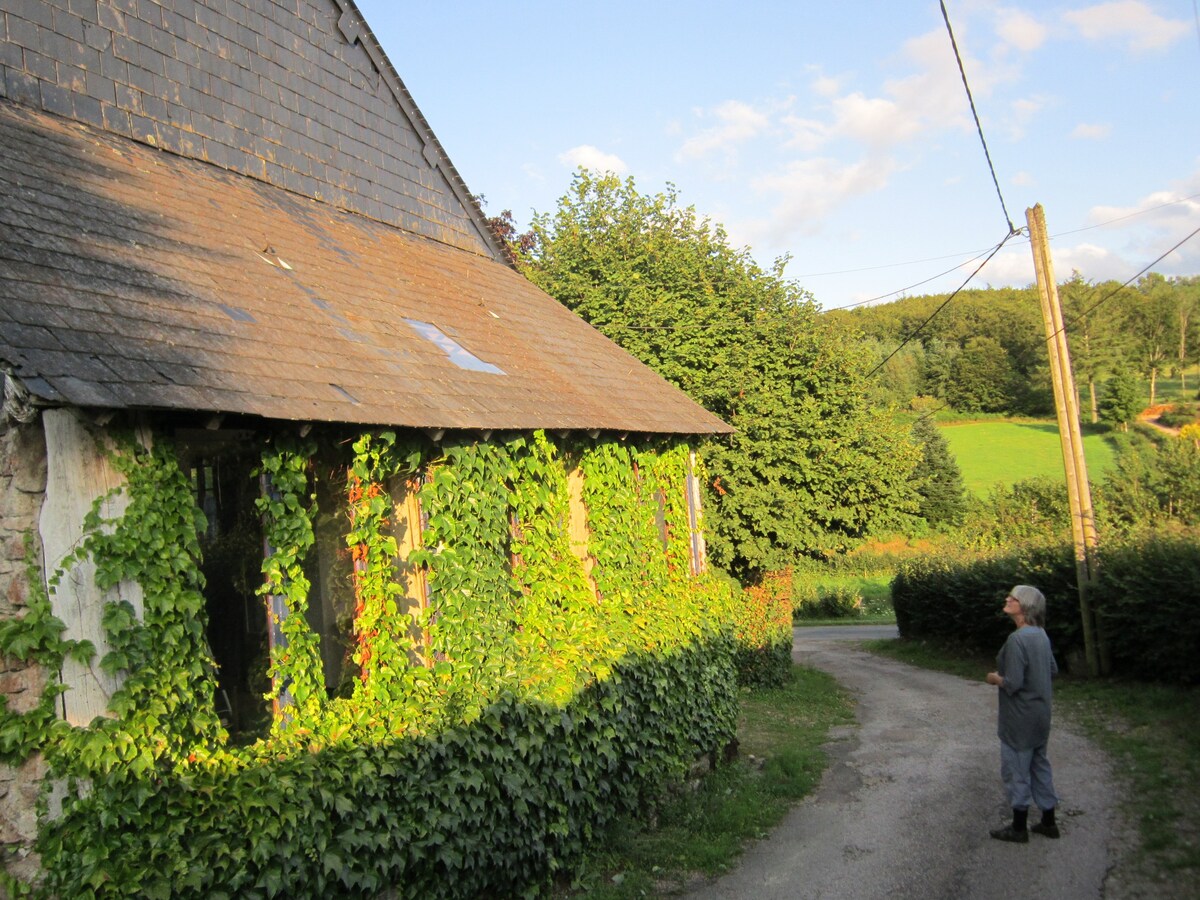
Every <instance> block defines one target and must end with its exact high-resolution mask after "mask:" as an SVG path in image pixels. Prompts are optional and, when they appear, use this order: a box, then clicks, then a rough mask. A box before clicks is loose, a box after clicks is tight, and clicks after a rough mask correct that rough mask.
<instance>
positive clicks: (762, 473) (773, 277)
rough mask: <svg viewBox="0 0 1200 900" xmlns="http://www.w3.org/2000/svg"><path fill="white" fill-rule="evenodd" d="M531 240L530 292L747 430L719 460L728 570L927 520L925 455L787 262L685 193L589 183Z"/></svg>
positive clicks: (850, 343) (718, 496)
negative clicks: (916, 479)
mask: <svg viewBox="0 0 1200 900" xmlns="http://www.w3.org/2000/svg"><path fill="white" fill-rule="evenodd" d="M532 232H533V235H534V240H533V243H532V246H531V248H530V249H529V251H528V252H526V253H524V254H521V257H520V259H521V264H522V268H523V270H524V272H525V273H526V275H527V276H528V277H529V278H530V280H531V281H533V282H534V283H535V284H537V285H538V286H539V287H541V288H543V289H544V290H546V291H547V293H549V294H551V295H552V296H554V297H556V298H558V299H559V300H560V301H561V302H562V303H564V304H565V305H566V306H568V307H569V308H571V309H573V310H575V311H576V312H577V313H579V314H580V315H582V316H583V317H584V318H585V319H587V320H588V321H589V322H591V324H592V325H594V326H595V327H597V328H598V329H599V330H600V331H602V332H603V333H604V334H606V335H607V336H608V337H610V338H612V339H613V340H614V341H616V342H617V343H618V344H620V345H621V346H622V347H624V348H625V349H626V350H628V351H629V352H631V353H632V354H633V355H634V356H636V357H638V358H639V359H640V360H642V361H643V362H645V363H646V364H647V365H649V366H651V367H652V368H653V369H655V370H656V371H658V372H659V373H660V374H661V375H663V376H664V377H665V378H667V379H668V380H669V381H671V382H673V383H674V384H675V385H677V386H678V387H680V388H682V389H683V390H684V391H686V392H687V393H688V394H689V395H691V396H692V397H693V399H695V400H696V401H697V402H699V403H700V404H701V405H703V406H704V407H705V408H706V409H708V410H710V411H711V412H713V413H715V414H716V415H718V416H721V417H722V418H723V419H725V421H727V422H729V423H730V424H731V425H733V426H734V427H735V428H736V429H737V432H736V433H735V434H734V435H733V436H732V437H730V438H722V439H719V440H713V441H711V442H709V443H708V445H707V446H706V447H705V448H704V453H705V458H706V460H707V465H708V470H709V480H708V491H707V498H706V502H707V509H708V511H709V522H710V526H711V529H710V531H711V533H710V541H709V549H710V551H711V554H712V557H713V560H714V562H715V563H716V564H717V565H720V566H723V567H725V568H726V569H728V570H729V571H731V572H732V573H734V574H735V575H738V576H739V577H742V578H744V579H747V580H751V579H754V578H756V577H757V576H758V575H759V574H761V573H762V572H764V571H767V570H770V569H772V568H777V567H780V566H784V565H787V564H788V563H790V562H791V561H792V560H794V559H795V557H796V555H797V554H803V553H808V554H815V553H819V552H823V551H829V550H836V549H839V548H843V547H845V546H848V543H849V542H851V541H854V540H856V539H858V538H860V537H863V536H865V535H867V534H869V533H870V532H871V530H872V529H874V528H879V527H883V526H884V525H886V524H888V523H890V522H892V521H895V520H896V519H897V517H899V516H903V515H904V514H905V513H911V512H912V510H914V509H915V505H916V494H915V491H914V490H913V489H912V486H911V485H910V484H909V481H908V478H909V474H910V473H911V471H912V468H913V466H914V465H915V463H916V459H917V450H916V447H915V446H914V445H913V444H912V443H911V442H910V441H909V440H908V439H907V437H906V435H905V434H904V433H903V431H902V430H901V429H899V428H898V427H897V426H896V425H894V424H893V423H892V422H891V420H890V418H889V417H887V416H880V415H877V414H876V413H875V412H874V411H873V409H872V408H871V406H870V404H869V402H868V400H867V384H866V381H865V377H864V373H865V372H866V368H867V365H868V362H869V360H868V358H867V356H866V354H865V352H864V351H863V349H862V348H861V347H860V346H859V344H858V343H857V342H856V341H855V340H854V339H852V338H851V336H850V335H849V333H848V332H846V331H845V330H844V329H843V328H842V327H840V326H838V325H837V324H836V323H833V322H831V321H826V320H824V319H822V317H820V316H819V315H818V313H817V309H816V306H815V305H814V303H813V301H812V298H811V297H810V296H809V295H808V294H807V293H806V292H805V291H803V290H802V289H801V288H799V287H798V286H797V285H796V284H794V283H792V282H790V281H787V280H785V279H784V278H783V277H782V266H783V263H784V261H779V262H777V263H776V265H775V266H774V267H773V268H772V269H771V270H770V271H764V270H763V269H761V268H760V267H759V266H758V265H757V264H756V263H755V262H754V261H753V260H752V259H751V257H750V255H749V252H748V251H747V250H735V249H733V248H732V247H730V246H729V242H728V239H727V236H726V234H725V231H724V230H723V229H722V228H721V227H720V226H719V225H713V224H712V223H711V222H710V221H709V220H707V219H702V218H700V217H698V216H697V214H696V212H695V210H694V209H693V208H691V207H687V208H682V207H680V206H679V204H678V194H677V193H676V191H675V189H674V188H673V187H670V186H668V188H667V190H666V191H665V192H663V193H659V194H657V195H654V196H649V195H645V194H642V193H639V192H638V190H637V188H636V186H635V185H634V182H633V179H628V180H625V181H622V180H620V179H618V178H617V177H616V176H613V175H605V176H594V175H591V174H589V173H587V172H585V171H582V170H581V171H580V172H578V173H577V174H576V175H575V177H574V179H573V180H572V183H571V187H570V189H569V191H568V193H567V194H566V195H565V196H563V197H562V198H561V199H560V200H559V203H558V208H557V210H556V211H555V213H554V214H553V215H551V214H541V215H538V216H535V218H534V221H533V224H532Z"/></svg>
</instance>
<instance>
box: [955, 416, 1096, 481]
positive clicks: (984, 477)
mask: <svg viewBox="0 0 1200 900" xmlns="http://www.w3.org/2000/svg"><path fill="white" fill-rule="evenodd" d="M941 435H942V436H943V437H944V438H945V439H946V441H947V443H949V445H950V452H951V453H953V454H954V458H955V460H956V461H957V462H958V468H959V470H960V471H961V472H962V476H963V483H964V485H965V486H966V488H967V491H968V492H969V493H971V494H974V495H975V496H977V497H986V496H987V494H988V492H989V491H990V490H991V489H992V488H993V487H995V485H996V484H997V482H999V483H1002V484H1006V485H1011V484H1013V483H1014V482H1017V481H1023V480H1025V479H1027V478H1036V477H1041V476H1048V477H1051V478H1058V479H1061V478H1063V477H1064V476H1063V461H1062V446H1061V444H1060V443H1059V439H1058V426H1057V425H1056V424H1055V423H1054V422H1040V421H1024V422H1023V421H1003V422H972V423H965V424H962V425H946V426H943V427H942V428H941ZM1083 452H1084V456H1085V457H1086V458H1087V465H1088V477H1089V478H1090V479H1091V480H1092V481H1093V482H1096V481H1098V480H1099V479H1100V477H1101V476H1102V475H1103V474H1104V472H1105V471H1107V470H1108V469H1109V468H1111V467H1112V465H1113V457H1114V453H1113V447H1112V444H1111V442H1110V441H1109V440H1108V438H1107V437H1105V436H1104V435H1101V434H1085V435H1084V436H1083Z"/></svg>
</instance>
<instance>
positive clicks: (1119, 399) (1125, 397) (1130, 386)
mask: <svg viewBox="0 0 1200 900" xmlns="http://www.w3.org/2000/svg"><path fill="white" fill-rule="evenodd" d="M1106 388H1107V390H1106V392H1105V395H1104V398H1103V399H1102V400H1101V401H1100V418H1101V419H1103V420H1104V421H1105V422H1109V423H1111V424H1113V425H1119V426H1120V428H1121V430H1122V431H1128V430H1129V423H1130V422H1132V421H1133V420H1134V419H1136V418H1137V414H1138V413H1139V412H1141V410H1142V398H1141V395H1140V394H1139V393H1138V382H1137V378H1135V377H1134V375H1133V373H1132V372H1130V371H1129V370H1128V369H1121V370H1119V371H1118V372H1117V373H1116V374H1115V375H1113V377H1112V378H1110V379H1109V380H1108V383H1107V384H1106Z"/></svg>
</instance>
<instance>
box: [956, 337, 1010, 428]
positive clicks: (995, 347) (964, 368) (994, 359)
mask: <svg viewBox="0 0 1200 900" xmlns="http://www.w3.org/2000/svg"><path fill="white" fill-rule="evenodd" d="M1015 387H1016V370H1015V369H1014V368H1013V364H1012V360H1011V359H1010V358H1009V355H1008V351H1007V350H1005V349H1004V347H1003V346H1001V344H1000V342H999V341H997V340H996V339H995V338H991V337H975V338H971V339H970V340H969V341H967V344H966V346H965V347H963V350H962V353H960V354H958V356H956V357H955V358H954V360H953V361H952V362H951V364H950V380H949V382H948V383H947V385H946V399H947V400H948V401H950V404H951V405H952V406H953V407H954V408H955V409H957V410H959V411H961V412H990V413H994V412H1005V411H1007V410H1011V409H1012V407H1013V396H1014V389H1015Z"/></svg>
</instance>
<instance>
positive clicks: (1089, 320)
mask: <svg viewBox="0 0 1200 900" xmlns="http://www.w3.org/2000/svg"><path fill="white" fill-rule="evenodd" d="M1132 293H1133V292H1132V290H1131V289H1130V288H1126V287H1122V286H1121V285H1120V284H1118V283H1117V282H1113V281H1109V282H1105V283H1102V284H1091V283H1090V282H1088V281H1085V280H1084V278H1083V276H1082V275H1080V274H1079V273H1078V272H1075V273H1073V274H1072V276H1071V279H1070V280H1069V281H1067V282H1065V283H1063V284H1062V285H1061V286H1060V287H1059V298H1060V299H1061V301H1062V307H1063V320H1064V322H1065V323H1066V332H1067V342H1068V344H1069V345H1070V349H1071V366H1072V368H1073V370H1074V372H1075V380H1076V382H1077V383H1078V384H1082V385H1086V386H1087V407H1088V414H1089V418H1090V419H1091V421H1092V423H1093V424H1095V423H1096V422H1099V421H1100V403H1099V393H1098V386H1099V384H1100V383H1101V382H1102V381H1103V380H1104V379H1105V378H1107V377H1108V376H1109V375H1110V374H1111V373H1112V372H1114V371H1116V370H1117V369H1119V368H1121V365H1122V362H1121V360H1122V357H1123V355H1126V351H1123V344H1125V343H1127V339H1126V337H1125V334H1124V330H1123V328H1122V327H1121V324H1120V320H1121V317H1122V316H1123V314H1124V313H1123V304H1122V299H1123V298H1128V297H1130V296H1132ZM1125 302H1126V303H1127V302H1128V300H1127V299H1126V301H1125Z"/></svg>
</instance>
